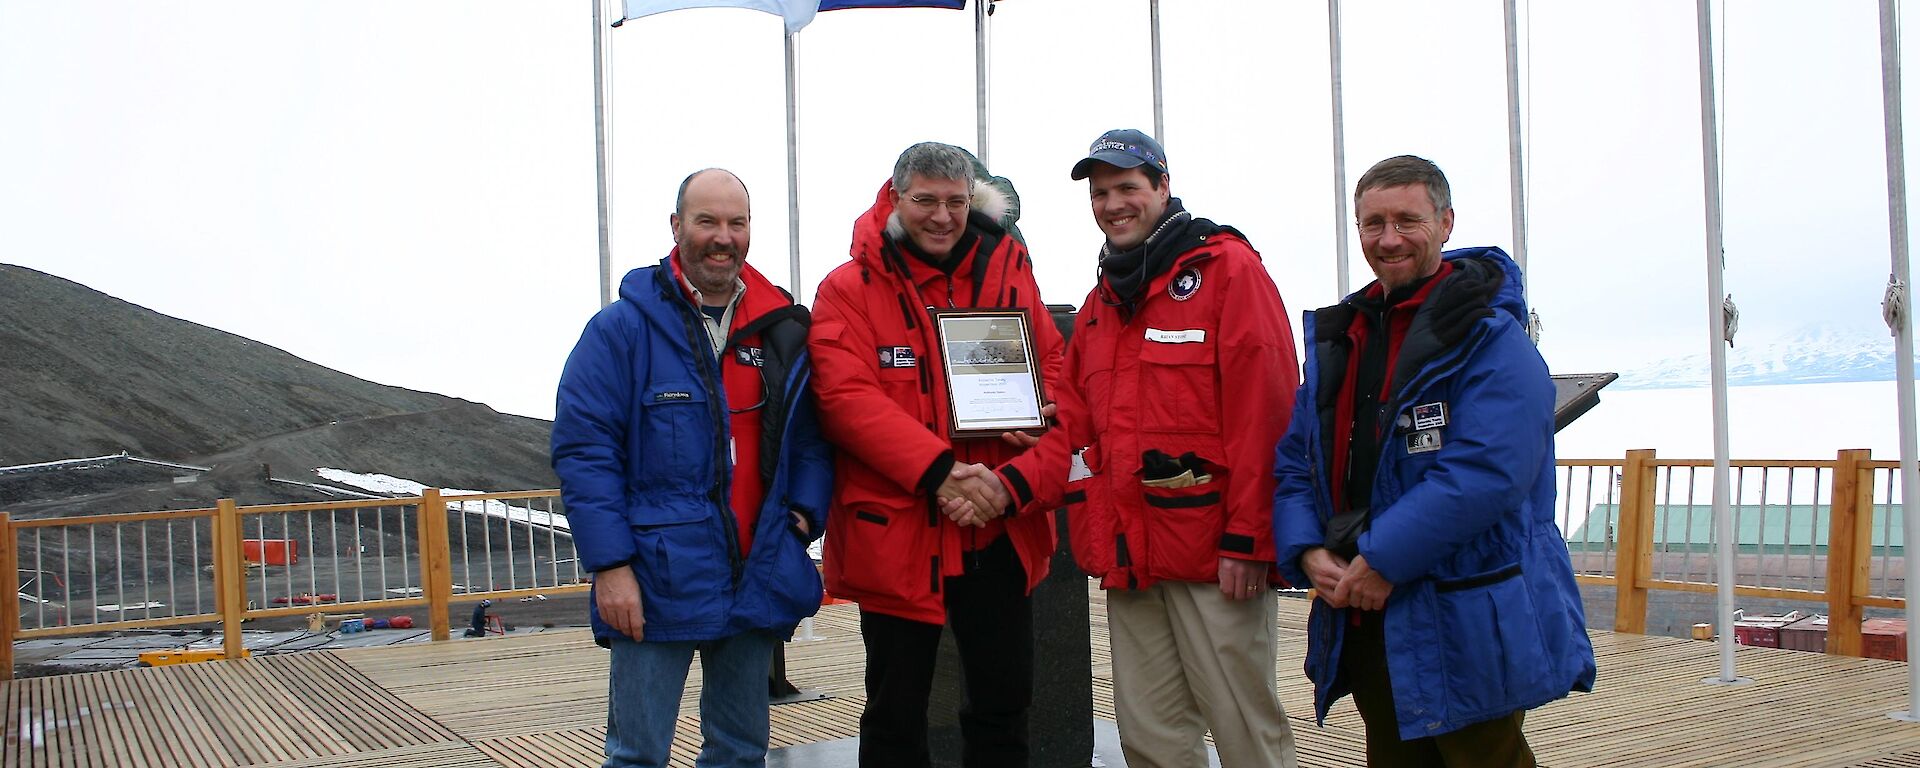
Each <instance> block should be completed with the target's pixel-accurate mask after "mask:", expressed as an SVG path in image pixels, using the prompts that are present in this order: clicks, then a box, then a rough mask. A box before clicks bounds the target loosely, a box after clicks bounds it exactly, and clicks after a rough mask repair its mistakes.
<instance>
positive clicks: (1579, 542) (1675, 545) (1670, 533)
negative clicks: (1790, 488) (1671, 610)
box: [1567, 504, 1906, 557]
mask: <svg viewBox="0 0 1920 768" xmlns="http://www.w3.org/2000/svg"><path fill="white" fill-rule="evenodd" d="M1731 509H1732V512H1733V516H1734V517H1733V521H1734V524H1733V527H1734V536H1735V540H1736V542H1737V543H1736V548H1737V549H1738V551H1740V552H1743V553H1748V554H1753V553H1762V552H1764V553H1767V554H1777V553H1789V554H1796V555H1800V554H1817V555H1824V554H1826V552H1827V533H1828V531H1829V530H1831V527H1832V516H1833V510H1832V507H1830V506H1828V505H1826V504H1792V505H1789V504H1745V505H1736V506H1733V507H1732V508H1731ZM1900 517H1901V511H1900V507H1898V506H1894V505H1889V504H1875V505H1873V551H1872V554H1873V555H1875V556H1878V555H1881V554H1883V553H1884V554H1887V555H1890V556H1893V557H1900V556H1901V555H1902V554H1903V553H1904V552H1905V551H1906V550H1905V542H1906V539H1905V533H1904V531H1905V528H1904V527H1902V525H1901V520H1900ZM1619 519H1620V506H1619V505H1618V504H1595V505H1594V506H1593V511H1592V512H1591V513H1590V514H1589V515H1587V519H1586V522H1584V523H1581V525H1580V527H1579V528H1577V529H1575V530H1574V531H1573V532H1572V533H1570V534H1568V535H1567V548H1568V549H1571V550H1573V551H1575V552H1599V551H1603V550H1605V549H1607V548H1608V547H1609V545H1610V544H1611V542H1612V541H1613V540H1614V539H1616V538H1617V537H1618V536H1617V534H1616V533H1615V531H1616V529H1617V528H1618V527H1619ZM1615 548H1617V547H1615ZM1653 549H1654V551H1655V552H1686V551H1692V552H1709V551H1712V549H1713V505H1712V504H1694V505H1691V506H1689V505H1685V504H1656V505H1654V508H1653Z"/></svg>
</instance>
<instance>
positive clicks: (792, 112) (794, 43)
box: [786, 32, 805, 301]
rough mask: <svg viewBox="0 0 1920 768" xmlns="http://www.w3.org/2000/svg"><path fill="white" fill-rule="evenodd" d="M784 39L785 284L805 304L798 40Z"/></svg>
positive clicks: (790, 36) (790, 35)
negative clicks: (801, 215) (802, 264)
mask: <svg viewBox="0 0 1920 768" xmlns="http://www.w3.org/2000/svg"><path fill="white" fill-rule="evenodd" d="M786 40H787V280H788V283H787V285H788V286H789V290H791V291H793V296H794V300H796V301H804V300H805V299H804V297H803V296H801V292H800V118H799V105H800V78H799V74H798V67H799V65H798V61H799V53H798V47H799V41H798V40H796V39H795V34H794V33H792V32H788V33H787V34H786Z"/></svg>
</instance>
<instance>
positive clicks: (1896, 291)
mask: <svg viewBox="0 0 1920 768" xmlns="http://www.w3.org/2000/svg"><path fill="white" fill-rule="evenodd" d="M1897 11H1898V9H1897V8H1895V7H1894V0H1880V91H1881V99H1882V100H1883V101H1884V103H1885V110H1884V111H1885V116H1886V133H1887V227H1888V229H1889V230H1890V232H1889V234H1890V237H1889V239H1888V245H1890V246H1892V250H1893V274H1892V275H1891V276H1890V277H1889V278H1888V279H1889V281H1890V282H1891V284H1890V285H1889V286H1888V287H1887V303H1886V305H1885V306H1884V309H1886V310H1887V312H1886V315H1887V324H1888V325H1891V326H1893V329H1892V330H1893V353H1894V358H1893V359H1894V370H1895V373H1896V375H1895V378H1896V379H1897V380H1898V382H1899V384H1898V386H1897V395H1896V396H1897V397H1898V398H1899V399H1900V403H1899V413H1900V500H1901V515H1902V519H1904V520H1905V521H1906V538H1907V540H1906V554H1907V556H1906V561H1907V580H1906V595H1907V626H1908V627H1909V628H1910V629H1909V630H1908V632H1907V658H1908V659H1909V660H1920V632H1915V631H1912V629H1911V628H1914V627H1920V594H1915V593H1914V585H1915V584H1920V557H1915V556H1914V553H1915V552H1920V515H1916V514H1915V513H1914V510H1915V507H1916V505H1915V504H1914V495H1915V494H1916V493H1920V468H1916V466H1915V456H1916V454H1920V449H1917V448H1916V445H1915V436H1914V402H1913V313H1912V311H1911V310H1910V307H1911V305H1910V304H1909V303H1908V297H1907V296H1906V294H1905V291H1906V290H1908V288H1907V286H1910V285H1912V280H1913V274H1912V272H1911V271H1909V267H1908V264H1907V161H1906V151H1905V141H1904V139H1905V137H1904V135H1903V132H1904V130H1905V128H1904V127H1902V125H1901V109H1900V19H1899V16H1898V14H1897ZM1888 514H1892V511H1891V510H1889V511H1888ZM1889 716H1890V717H1892V718H1893V719H1895V720H1905V721H1908V722H1920V664H1916V663H1912V662H1911V661H1910V662H1909V663H1908V664H1907V709H1906V711H1905V712H1893V713H1889Z"/></svg>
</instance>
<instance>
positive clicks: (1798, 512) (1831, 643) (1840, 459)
mask: <svg viewBox="0 0 1920 768" xmlns="http://www.w3.org/2000/svg"><path fill="white" fill-rule="evenodd" d="M1558 463H1559V467H1560V470H1559V478H1558V485H1559V490H1560V497H1559V501H1560V515H1561V516H1560V524H1561V529H1562V532H1563V533H1564V534H1565V536H1566V538H1567V541H1568V548H1569V550H1570V551H1571V552H1572V554H1573V557H1574V566H1575V571H1576V574H1577V575H1576V578H1577V579H1578V580H1579V581H1580V583H1581V584H1583V585H1591V586H1606V587H1612V588H1613V589H1614V594H1615V598H1616V599H1615V603H1614V615H1613V617H1612V624H1613V630H1614V631H1616V632H1631V633H1645V632H1646V628H1647V607H1648V595H1649V593H1651V592H1655V591H1662V590H1666V591H1676V592H1701V593H1711V592H1714V591H1716V590H1717V588H1718V587H1717V585H1716V583H1715V581H1714V574H1713V573H1712V566H1713V564H1714V558H1715V557H1716V556H1717V555H1716V554H1715V552H1714V550H1713V549H1712V547H1711V538H1710V536H1703V535H1701V534H1702V529H1703V528H1704V527H1705V526H1708V525H1710V523H1711V518H1712V506H1713V505H1712V501H1711V496H1710V494H1711V480H1712V467H1713V462H1712V461H1709V460H1700V459H1660V458H1657V457H1656V456H1655V455H1654V452H1653V451H1651V450H1636V451H1628V452H1627V455H1626V458H1625V459H1624V460H1583V459H1562V460H1560V461H1559V462H1558ZM1898 467H1899V463H1898V462H1893V461H1874V460H1873V459H1872V457H1871V455H1870V453H1869V452H1868V451H1866V450H1843V451H1840V452H1839V453H1838V454H1837V455H1836V456H1835V457H1834V458H1833V459H1831V460H1811V461H1752V460H1742V461H1734V462H1732V470H1733V472H1734V477H1732V478H1730V486H1731V491H1732V498H1731V499H1730V500H1729V505H1730V507H1731V508H1732V511H1733V513H1734V515H1735V530H1736V545H1737V547H1736V554H1735V566H1736V567H1735V571H1736V573H1737V574H1738V575H1737V576H1736V585H1735V586H1734V590H1733V591H1734V595H1735V596H1737V597H1742V598H1750V599H1771V600H1795V601H1807V602H1821V603H1825V604H1826V611H1827V614H1828V616H1829V621H1828V625H1827V643H1826V650H1827V653H1830V654H1838V655H1847V656H1858V655H1860V653H1861V644H1860V622H1861V618H1862V611H1863V609H1865V608H1868V607H1877V608H1903V607H1904V606H1905V605H1906V601H1905V597H1906V596H1907V595H1908V594H1910V593H1909V592H1908V587H1907V585H1906V584H1905V583H1904V578H1903V577H1902V575H1901V574H1902V573H1903V570H1902V566H1903V563H1904V558H1905V557H1907V556H1908V554H1909V553H1907V552H1905V548H1904V546H1903V545H1902V535H1901V532H1900V530H1899V529H1898V528H1897V527H1896V526H1898V525H1900V524H1901V523H1900V512H1899V509H1898V507H1897V506H1896V505H1897V504H1898V502H1899V494H1898V493H1897V491H1898V488H1897V481H1898V477H1899V473H1898ZM1583 472H1584V477H1583V475H1582V473H1583ZM1602 475H1604V477H1605V479H1604V480H1601V481H1599V482H1595V478H1596V477H1599V476H1602ZM1596 488H1597V489H1599V490H1596ZM1696 563H1697V564H1698V565H1699V569H1698V571H1696V570H1695V569H1694V566H1695V564H1696ZM1748 581H1752V582H1754V583H1747V582H1748ZM1876 585H1877V586H1876ZM1588 621H1589V623H1591V624H1595V625H1598V624H1599V623H1600V622H1601V621H1602V619H1601V617H1597V616H1589V617H1588ZM1729 629H1730V628H1720V631H1728V630H1729Z"/></svg>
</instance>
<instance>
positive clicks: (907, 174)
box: [893, 141, 973, 194]
mask: <svg viewBox="0 0 1920 768" xmlns="http://www.w3.org/2000/svg"><path fill="white" fill-rule="evenodd" d="M915 176H919V177H920V178H923V179H960V180H963V181H967V182H972V181H973V159H972V158H970V157H968V156H967V153H966V151H964V150H962V149H960V148H959V147H956V146H953V145H951V144H942V143H940V142H937V141H923V142H920V143H918V144H915V145H913V146H911V147H907V151H905V152H901V153H900V159H899V160H896V161H894V163H893V189H894V191H896V192H900V193H903V194H904V193H905V192H906V191H907V186H908V185H909V184H910V183H912V181H913V177H915Z"/></svg>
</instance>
